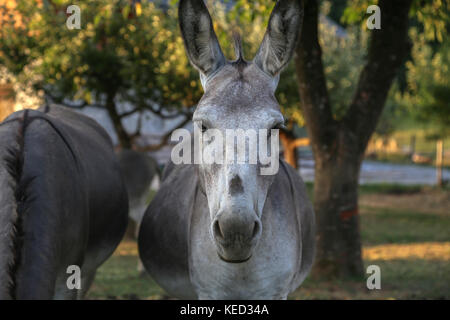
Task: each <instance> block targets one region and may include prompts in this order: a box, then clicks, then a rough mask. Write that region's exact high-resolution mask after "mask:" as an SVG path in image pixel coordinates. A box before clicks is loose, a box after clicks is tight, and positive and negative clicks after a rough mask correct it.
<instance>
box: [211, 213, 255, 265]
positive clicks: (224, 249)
mask: <svg viewBox="0 0 450 320" xmlns="http://www.w3.org/2000/svg"><path fill="white" fill-rule="evenodd" d="M212 235H213V238H214V242H215V244H216V247H217V253H218V255H219V258H220V259H222V260H223V261H225V262H231V263H241V262H245V261H247V260H249V259H250V258H251V256H252V251H253V248H254V247H255V246H256V244H257V242H258V240H259V238H260V236H261V220H260V219H259V218H258V216H257V215H256V213H254V212H249V211H244V210H239V209H238V210H233V211H232V212H226V211H222V212H219V213H218V214H217V216H216V218H215V219H214V221H213V223H212Z"/></svg>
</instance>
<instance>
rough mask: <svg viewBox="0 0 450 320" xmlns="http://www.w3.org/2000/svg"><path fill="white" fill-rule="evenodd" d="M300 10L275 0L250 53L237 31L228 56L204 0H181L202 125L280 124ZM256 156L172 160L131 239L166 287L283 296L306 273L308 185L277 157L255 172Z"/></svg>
mask: <svg viewBox="0 0 450 320" xmlns="http://www.w3.org/2000/svg"><path fill="white" fill-rule="evenodd" d="M302 17H303V5H302V2H301V1H298V0H280V1H278V2H277V3H276V5H275V7H274V9H273V12H272V14H271V16H270V19H269V25H268V27H267V31H266V33H265V35H264V38H263V41H262V44H261V46H260V48H259V51H258V52H257V54H256V57H255V58H254V59H253V61H246V60H245V59H244V57H243V53H242V48H241V44H240V43H239V41H238V43H237V45H236V53H237V57H236V60H234V61H228V60H227V59H226V58H225V57H224V55H223V53H222V50H221V48H220V45H219V42H218V40H217V37H216V35H215V32H214V29H213V24H212V21H211V17H210V15H209V13H208V10H207V8H206V6H205V4H204V3H203V1H198V0H181V1H180V4H179V21H180V27H181V33H182V36H183V39H184V43H185V47H186V51H187V54H188V56H189V59H190V61H191V63H192V64H193V65H194V66H195V67H196V68H197V69H198V71H199V73H200V78H201V83H202V85H203V88H204V95H203V97H202V98H201V100H200V101H199V103H198V106H197V108H196V110H195V112H194V115H193V121H194V124H195V123H197V124H198V125H199V126H200V123H201V126H202V132H203V131H206V132H207V131H208V130H209V129H215V130H219V131H220V132H224V131H225V130H227V129H243V130H248V129H254V130H259V129H272V128H275V129H276V128H279V127H280V126H282V125H283V122H284V118H283V116H282V114H281V112H280V108H279V105H278V103H277V100H276V98H275V95H274V92H275V89H276V87H277V84H278V80H279V75H280V72H281V70H282V69H283V67H285V66H286V64H287V63H288V62H289V60H290V58H291V56H292V54H293V50H294V48H295V45H296V41H297V37H298V34H299V31H300V27H301V22H302ZM260 143H261V140H258V144H260ZM206 147H207V146H206V144H204V145H203V148H206ZM256 147H259V146H256ZM277 161H278V160H277ZM261 166H262V164H261V163H257V164H251V163H241V164H235V163H231V164H230V163H227V164H206V163H201V164H179V165H174V164H173V163H169V165H168V167H167V168H166V169H165V172H164V175H163V182H162V185H161V188H160V190H159V192H158V193H157V194H156V196H155V198H154V200H153V201H152V203H151V204H150V206H149V208H148V209H147V211H146V213H145V215H144V218H143V221H142V223H141V228H140V233H139V240H138V242H139V252H140V257H141V259H142V261H143V263H144V266H145V267H146V269H147V271H148V272H149V273H150V275H151V276H152V277H153V278H154V279H155V281H156V282H157V283H159V284H160V285H161V286H162V287H163V288H164V289H165V290H166V291H167V292H168V293H169V294H171V295H173V296H176V297H179V298H187V299H197V298H198V299H286V298H287V296H288V294H289V293H291V292H292V291H293V290H295V289H296V288H298V287H299V286H300V284H301V283H302V282H303V280H304V279H305V278H306V276H307V275H308V273H309V271H310V269H311V265H312V262H313V257H314V248H315V246H314V241H315V240H314V237H315V230H314V228H315V220H314V212H313V209H312V206H311V203H310V201H309V200H308V197H307V193H306V189H305V185H304V183H303V182H302V180H301V178H300V177H299V175H298V174H297V173H296V172H295V170H294V169H293V168H292V167H290V166H289V165H287V164H286V163H285V162H284V161H283V160H279V170H278V172H277V173H276V174H274V175H261V174H259V172H260V171H259V169H260V167H261Z"/></svg>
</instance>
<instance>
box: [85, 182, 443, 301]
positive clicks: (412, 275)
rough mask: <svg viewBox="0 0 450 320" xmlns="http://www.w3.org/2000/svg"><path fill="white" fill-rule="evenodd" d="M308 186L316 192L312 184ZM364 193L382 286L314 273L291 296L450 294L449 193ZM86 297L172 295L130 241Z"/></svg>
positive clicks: (368, 244) (381, 189) (364, 230)
mask: <svg viewBox="0 0 450 320" xmlns="http://www.w3.org/2000/svg"><path fill="white" fill-rule="evenodd" d="M307 188H308V190H309V192H311V190H312V184H307ZM360 194H361V200H360V203H361V210H360V211H361V236H362V242H363V258H364V265H365V266H366V267H367V266H368V265H373V264H374V265H378V266H379V267H380V268H381V287H382V288H381V290H368V289H367V288H366V283H365V280H351V281H341V280H333V281H330V280H320V279H313V278H311V277H309V278H308V279H307V280H306V281H305V282H304V284H303V285H302V286H301V287H300V288H299V289H297V290H296V291H295V292H294V293H293V294H291V296H290V299H450V285H449V284H450V212H448V200H449V199H450V192H449V191H448V190H443V191H438V190H430V189H429V188H426V187H421V186H409V187H402V186H397V185H365V186H361V190H360ZM398 198H401V201H399V202H393V201H394V200H395V201H397V200H398ZM414 201H417V202H419V203H427V201H428V202H430V203H433V204H435V205H436V206H435V207H434V208H433V210H431V209H430V210H427V207H423V206H419V205H414V210H412V209H410V208H409V207H408V206H407V204H408V203H410V202H414ZM446 201H447V202H446ZM375 204H376V205H375ZM439 206H440V207H439ZM87 298H89V299H167V298H169V297H168V296H167V295H166V294H165V293H164V291H163V290H162V289H161V288H160V287H159V286H158V285H157V284H156V283H155V282H154V281H153V280H152V279H151V278H150V277H148V276H141V275H140V273H139V272H138V271H137V248H136V245H135V243H134V242H131V241H127V242H124V243H122V244H121V246H120V248H119V249H118V250H117V251H116V253H115V254H114V255H113V256H112V257H111V258H110V259H109V260H108V261H107V262H106V263H105V264H104V265H103V266H102V267H101V268H100V269H99V271H98V274H97V278H96V280H95V282H94V285H93V287H92V288H91V290H90V291H89V293H88V297H87Z"/></svg>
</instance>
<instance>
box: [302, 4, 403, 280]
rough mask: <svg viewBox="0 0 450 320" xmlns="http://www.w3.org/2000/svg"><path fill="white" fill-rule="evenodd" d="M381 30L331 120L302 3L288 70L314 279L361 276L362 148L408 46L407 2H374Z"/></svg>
mask: <svg viewBox="0 0 450 320" xmlns="http://www.w3.org/2000/svg"><path fill="white" fill-rule="evenodd" d="M378 5H379V6H380V9H381V12H382V13H381V29H380V30H372V31H371V38H370V43H369V50H368V55H367V63H366V65H365V66H364V68H363V70H362V72H361V74H360V77H359V80H358V86H357V89H356V92H355V94H354V97H353V100H352V102H351V104H350V106H349V108H348V110H347V112H346V114H345V116H344V117H343V118H342V120H336V119H335V118H334V117H333V113H332V108H331V103H330V99H329V96H328V90H327V86H326V78H325V74H324V68H323V64H322V50H321V47H320V44H319V33H318V14H319V5H318V1H317V0H307V1H306V2H305V9H304V10H305V13H304V21H303V27H302V31H301V36H300V41H299V43H298V46H297V49H296V57H295V65H296V74H297V79H298V83H299V91H300V98H301V106H302V112H303V115H304V116H305V120H306V127H307V130H308V136H309V138H310V140H311V146H312V149H313V153H314V160H315V181H314V208H315V212H316V221H317V253H316V261H315V265H314V268H313V274H314V275H317V276H320V277H321V278H323V277H359V278H360V277H362V276H363V275H364V273H363V263H362V255H361V238H360V233H359V215H358V177H359V170H360V166H361V161H362V159H363V156H364V152H365V149H366V147H367V143H368V141H369V139H370V136H371V135H372V133H373V131H374V130H375V127H376V124H377V121H378V119H379V117H380V115H381V112H382V110H383V107H384V104H385V101H386V97H387V93H388V91H389V88H390V86H391V83H392V81H393V79H394V78H395V75H396V71H397V70H398V68H399V67H400V66H401V65H402V63H403V60H404V58H405V56H406V54H407V52H408V50H409V48H410V45H409V40H408V12H409V8H410V6H411V0H396V1H392V0H380V1H379V3H378Z"/></svg>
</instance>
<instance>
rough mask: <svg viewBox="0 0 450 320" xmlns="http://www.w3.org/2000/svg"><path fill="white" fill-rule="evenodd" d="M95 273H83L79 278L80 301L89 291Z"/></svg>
mask: <svg viewBox="0 0 450 320" xmlns="http://www.w3.org/2000/svg"><path fill="white" fill-rule="evenodd" d="M96 273H97V271H96V270H94V271H92V272H88V273H84V275H82V276H81V290H79V291H78V299H79V300H82V299H84V297H85V296H86V293H87V292H88V291H89V288H90V287H91V285H92V283H93V282H94V279H95V275H96Z"/></svg>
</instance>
